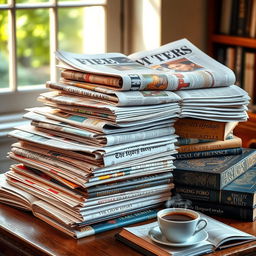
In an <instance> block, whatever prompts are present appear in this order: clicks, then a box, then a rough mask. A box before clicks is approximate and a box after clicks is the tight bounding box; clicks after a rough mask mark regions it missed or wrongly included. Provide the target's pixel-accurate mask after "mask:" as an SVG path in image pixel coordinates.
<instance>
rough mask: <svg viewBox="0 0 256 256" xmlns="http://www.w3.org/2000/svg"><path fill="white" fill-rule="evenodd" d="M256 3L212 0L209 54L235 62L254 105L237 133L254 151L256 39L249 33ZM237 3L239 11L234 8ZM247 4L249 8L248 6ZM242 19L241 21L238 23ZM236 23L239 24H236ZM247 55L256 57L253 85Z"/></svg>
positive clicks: (252, 70) (252, 0) (238, 75)
mask: <svg viewBox="0 0 256 256" xmlns="http://www.w3.org/2000/svg"><path fill="white" fill-rule="evenodd" d="M225 1H226V4H228V5H229V8H228V9H229V10H230V15H228V11H225V15H228V17H225V22H227V20H228V18H229V19H230V21H229V22H230V24H229V26H223V15H222V8H223V5H224V4H223V3H224V2H225ZM254 1H255V2H256V0H251V1H247V0H209V2H208V10H209V11H208V40H207V43H208V45H207V47H208V54H209V55H210V56H212V57H213V58H215V59H217V60H219V61H220V62H222V63H223V64H225V65H231V64H230V63H233V65H234V66H230V68H231V69H233V70H234V72H235V73H236V76H237V77H240V81H238V82H237V84H239V86H241V87H242V88H243V89H245V90H246V91H247V92H248V93H249V94H250V97H251V99H252V100H251V103H252V104H251V106H249V107H250V110H249V112H248V115H249V119H248V121H247V122H245V123H239V125H238V126H237V127H236V128H235V130H234V133H235V134H236V135H237V136H239V137H240V138H241V139H242V140H243V147H252V148H256V112H255V110H256V107H255V106H256V36H254V37H250V34H248V31H250V27H249V26H251V24H252V16H255V15H256V13H254V15H253V14H251V13H252V12H253V6H252V5H253V2H254ZM235 4H236V8H235V7H234V5H235ZM244 4H248V5H247V6H245V5H244ZM228 9H226V10H228ZM235 10H237V11H235ZM254 12H255V10H254ZM236 13H237V14H236ZM250 14H251V15H250ZM241 17H243V19H244V20H243V21H241ZM239 19H240V21H238V20H239ZM235 20H236V22H234V21H235ZM238 22H244V25H243V28H244V30H243V32H242V33H241V32H240V34H239V33H238ZM254 22H256V21H254ZM231 24H236V28H235V32H234V26H233V25H231ZM240 24H241V23H240ZM232 26H233V28H232ZM223 27H225V28H227V27H228V28H229V29H228V32H226V33H223V32H221V30H222V31H223ZM246 29H247V30H246ZM238 34H239V35H238ZM241 34H242V36H241ZM228 48H229V49H234V51H233V55H234V56H231V55H228V53H227V52H228V50H227V49H228ZM238 48H240V50H241V52H242V55H241V56H242V57H240V58H241V61H240V62H239V61H238V55H237V52H238V50H237V49H238ZM219 49H223V50H221V51H222V54H223V55H222V56H221V55H220V54H219V52H221V51H220V50H219ZM223 52H224V53H223ZM247 52H250V53H252V54H254V55H255V58H254V60H255V62H254V65H250V67H251V77H252V78H251V82H250V83H247V82H246V81H248V80H246V79H245V76H248V71H245V69H246V68H247V67H248V65H247V64H246V63H247V60H246V58H245V54H246V53H247ZM252 54H251V55H252ZM230 56H231V57H230ZM228 58H230V59H233V62H230V61H228ZM238 63H240V64H238ZM238 65H240V67H239V66H238ZM239 70H240V71H239ZM238 71H239V73H238ZM246 72H247V73H246Z"/></svg>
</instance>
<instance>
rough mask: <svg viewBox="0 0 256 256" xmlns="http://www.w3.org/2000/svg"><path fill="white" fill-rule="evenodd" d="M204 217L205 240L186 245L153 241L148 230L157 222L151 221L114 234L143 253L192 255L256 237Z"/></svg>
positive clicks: (255, 238)
mask: <svg viewBox="0 0 256 256" xmlns="http://www.w3.org/2000/svg"><path fill="white" fill-rule="evenodd" d="M201 215H202V217H204V218H206V219H207V221H208V225H207V227H206V229H205V230H206V232H207V233H208V238H207V240H204V241H202V242H200V243H197V244H195V245H192V246H187V247H171V246H166V245H161V244H158V243H156V242H153V241H152V240H151V238H150V236H149V231H150V230H151V229H152V228H154V227H156V226H157V222H152V223H149V224H145V225H140V226H136V227H129V228H123V229H122V231H121V232H120V233H119V234H117V235H116V238H117V239H118V240H120V241H121V242H124V243H125V244H127V245H129V246H131V247H133V248H134V249H136V250H138V251H140V252H142V253H143V254H145V255H151V256H152V255H158V256H168V255H173V256H186V255H187V256H194V255H201V254H204V253H210V252H213V251H215V250H216V249H224V248H227V247H231V246H235V245H239V244H242V243H246V242H249V241H253V240H256V237H255V236H253V235H251V234H248V233H245V232H243V231H240V230H238V229H236V228H233V227H231V226H228V225H226V224H224V223H222V222H220V221H217V220H215V219H213V218H211V217H209V216H206V215H204V214H202V213H201Z"/></svg>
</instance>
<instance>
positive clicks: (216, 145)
mask: <svg viewBox="0 0 256 256" xmlns="http://www.w3.org/2000/svg"><path fill="white" fill-rule="evenodd" d="M238 147H242V140H241V139H240V138H238V137H236V138H234V139H230V140H223V141H221V140H220V141H214V142H206V143H197V144H191V145H184V146H180V147H179V148H178V149H177V151H178V152H179V153H184V152H195V151H209V150H216V149H229V148H238Z"/></svg>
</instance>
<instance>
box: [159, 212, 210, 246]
mask: <svg viewBox="0 0 256 256" xmlns="http://www.w3.org/2000/svg"><path fill="white" fill-rule="evenodd" d="M157 220H158V225H159V228H160V230H161V232H162V234H163V235H164V236H165V237H166V239H167V240H169V241H170V242H174V243H182V242H185V241H187V240H188V239H189V238H191V237H192V236H194V235H195V234H196V233H198V232H199V231H201V230H202V229H204V228H205V227H206V225H207V220H206V219H204V218H201V217H200V215H199V213H197V212H195V211H192V210H189V209H185V208H167V209H164V210H161V211H159V212H158V213H157ZM200 224H201V225H200Z"/></svg>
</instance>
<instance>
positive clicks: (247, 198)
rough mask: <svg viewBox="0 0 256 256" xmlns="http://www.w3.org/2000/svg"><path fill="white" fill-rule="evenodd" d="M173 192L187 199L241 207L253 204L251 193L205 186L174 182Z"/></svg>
mask: <svg viewBox="0 0 256 256" xmlns="http://www.w3.org/2000/svg"><path fill="white" fill-rule="evenodd" d="M175 193H176V194H179V195H180V196H181V197H182V198H184V199H189V200H196V201H206V202H213V203H220V204H225V205H233V206H241V207H253V206H254V194H253V193H246V192H239V191H229V190H211V189H206V188H198V187H191V186H182V185H179V184H176V186H175Z"/></svg>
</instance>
